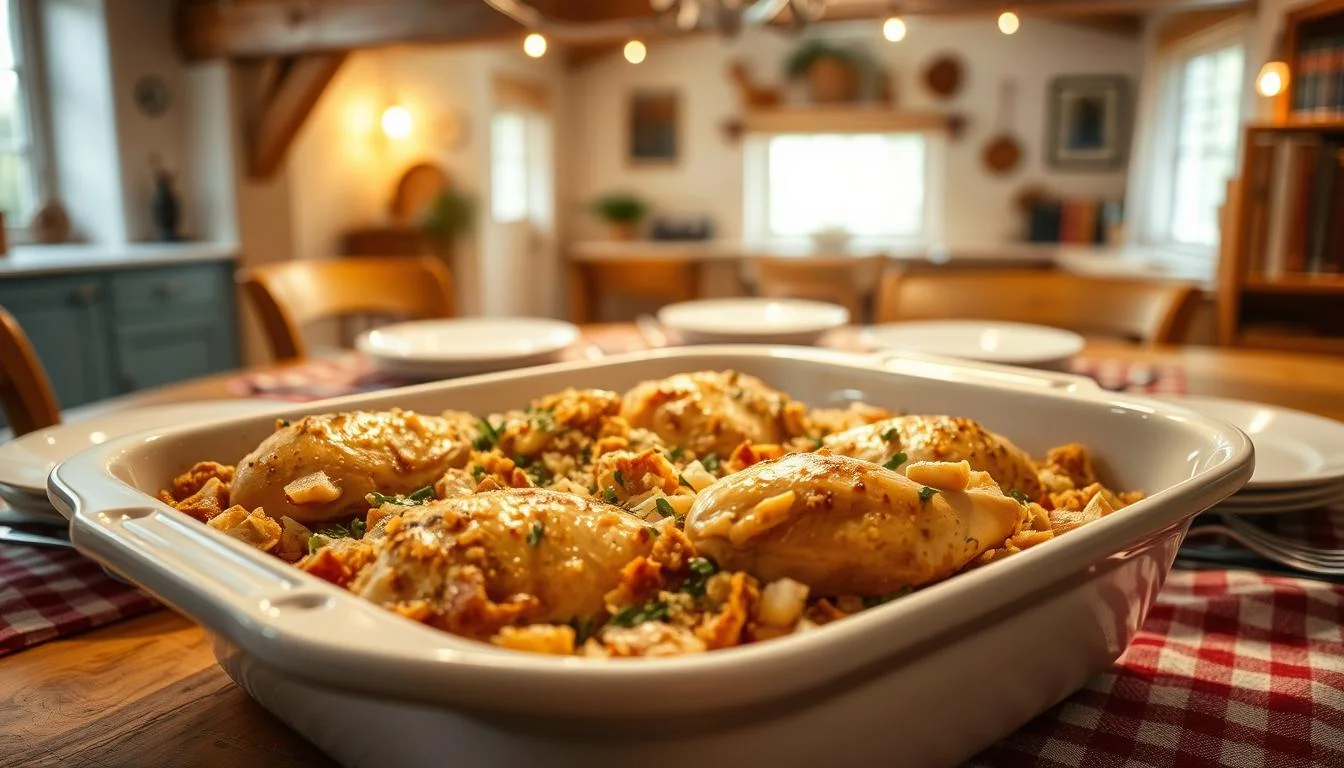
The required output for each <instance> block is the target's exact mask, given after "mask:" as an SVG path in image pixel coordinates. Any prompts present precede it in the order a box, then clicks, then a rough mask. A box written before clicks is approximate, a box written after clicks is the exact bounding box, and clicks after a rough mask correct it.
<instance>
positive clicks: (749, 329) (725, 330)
mask: <svg viewBox="0 0 1344 768" xmlns="http://www.w3.org/2000/svg"><path fill="white" fill-rule="evenodd" d="M658 321H659V322H661V323H662V324H663V325H664V326H666V327H667V328H669V329H671V330H673V331H675V332H676V333H677V335H679V336H680V337H681V339H682V341H685V342H686V343H687V344H804V345H806V344H815V343H817V341H819V340H820V339H821V337H822V335H824V334H825V333H826V332H827V331H831V330H834V329H836V328H839V327H841V326H843V325H845V324H846V323H848V322H849V310H847V309H845V308H844V307H842V306H839V305H838V304H827V303H826V302H821V301H808V300H805V299H766V298H743V299H702V300H698V301H686V302H681V303H679V304H669V305H667V306H665V307H663V308H662V309H660V310H659V311H658Z"/></svg>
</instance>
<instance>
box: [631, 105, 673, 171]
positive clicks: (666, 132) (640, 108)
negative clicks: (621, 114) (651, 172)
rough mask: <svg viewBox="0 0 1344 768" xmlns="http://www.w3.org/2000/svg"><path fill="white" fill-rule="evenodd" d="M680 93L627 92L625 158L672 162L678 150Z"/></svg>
mask: <svg viewBox="0 0 1344 768" xmlns="http://www.w3.org/2000/svg"><path fill="white" fill-rule="evenodd" d="M680 112H681V95H680V94H678V93H677V92H676V91H671V90H658V91H635V92H634V93H632V94H630V114H629V123H628V126H627V130H628V131H629V138H628V139H627V141H628V146H629V154H628V160H629V161H630V162H631V163H633V164H638V165H643V164H649V163H653V164H658V163H675V162H676V161H677V157H678V154H679V153H680V152H681V136H680V130H679V128H680V122H681V121H680Z"/></svg>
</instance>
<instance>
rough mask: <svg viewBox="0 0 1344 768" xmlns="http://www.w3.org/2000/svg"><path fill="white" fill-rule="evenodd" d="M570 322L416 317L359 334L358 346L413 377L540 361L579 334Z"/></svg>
mask: <svg viewBox="0 0 1344 768" xmlns="http://www.w3.org/2000/svg"><path fill="white" fill-rule="evenodd" d="M579 335H580V334H579V329H578V327H577V326H575V325H573V324H571V323H565V322H561V321H559V320H548V319H545V318H539V317H460V318H455V319H452V320H414V321H411V322H407V323H396V324H393V325H388V326H384V327H382V328H377V329H375V330H372V331H369V332H368V333H366V334H364V335H362V336H360V337H359V339H358V340H356V342H355V346H356V347H358V348H359V351H361V352H363V353H364V354H366V355H368V356H369V360H370V361H371V362H372V363H373V365H374V366H375V367H376V368H378V369H379V370H382V371H386V372H387V373H391V374H394V375H397V376H406V377H408V378H413V379H441V378H447V377H450V376H464V375H467V374H471V373H487V372H490V371H503V370H508V369H511V368H522V367H525V366H529V365H539V364H541V363H547V362H551V361H553V360H556V359H558V358H559V356H560V354H561V353H562V352H564V351H565V350H566V349H568V348H569V347H570V346H572V345H573V344H574V343H575V342H576V341H578V340H579Z"/></svg>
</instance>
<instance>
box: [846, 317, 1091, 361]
mask: <svg viewBox="0 0 1344 768" xmlns="http://www.w3.org/2000/svg"><path fill="white" fill-rule="evenodd" d="M863 339H864V341H865V342H866V343H867V344H868V345H869V346H870V347H874V348H877V349H899V350H903V351H906V352H923V353H926V354H931V355H946V356H948V357H959V358H963V359H966V360H980V361H983V362H987V363H1004V364H1007V365H1038V366H1059V365H1062V364H1063V363H1064V362H1065V361H1067V360H1068V359H1069V358H1071V357H1073V356H1074V355H1076V354H1078V353H1079V352H1081V351H1083V337H1082V336H1079V335H1078V334H1076V333H1074V332H1073V331H1066V330H1063V329H1062V328H1052V327H1050V326H1047V325H1029V324H1027V323H1002V322H997V321H992V320H927V321H923V320H922V321H911V322H902V323H887V324H885V325H875V326H873V327H871V328H868V329H866V330H865V331H864V332H863Z"/></svg>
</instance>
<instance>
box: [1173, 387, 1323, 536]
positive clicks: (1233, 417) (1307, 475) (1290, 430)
mask: <svg viewBox="0 0 1344 768" xmlns="http://www.w3.org/2000/svg"><path fill="white" fill-rule="evenodd" d="M1170 400H1171V401H1172V402H1175V403H1179V404H1181V405H1184V406H1185V407H1187V408H1189V409H1190V410H1192V411H1195V412H1197V413H1201V414H1203V415H1205V416H1211V417H1213V418H1215V419H1222V420H1223V421H1226V422H1228V423H1230V424H1232V425H1233V426H1235V427H1237V428H1238V429H1240V430H1241V431H1242V432H1245V433H1246V434H1247V435H1249V436H1250V438H1251V442H1252V443H1253V444H1254V445H1255V474H1254V475H1253V476H1252V477H1251V481H1250V482H1249V483H1247V484H1246V487H1245V488H1242V489H1241V490H1240V491H1239V492H1237V493H1236V494H1234V495H1233V496H1231V497H1230V498H1228V499H1226V500H1224V501H1223V502H1222V503H1221V504H1219V505H1218V508H1219V509H1221V510H1223V511H1225V512H1234V513H1237V514H1246V515H1252V514H1255V515H1261V514H1277V513H1282V512H1298V511H1301V510H1305V509H1315V508H1317V507H1326V506H1330V505H1332V504H1339V503H1344V424H1341V423H1340V422H1337V421H1332V420H1331V419H1325V418H1321V417H1320V416H1314V415H1312V414H1310V413H1303V412H1301V411H1293V410H1289V409H1287V408H1278V407H1275V406H1272V405H1262V404H1260V403H1248V402H1244V401H1241V400H1223V399H1219V398H1212V397H1181V398H1170Z"/></svg>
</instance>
